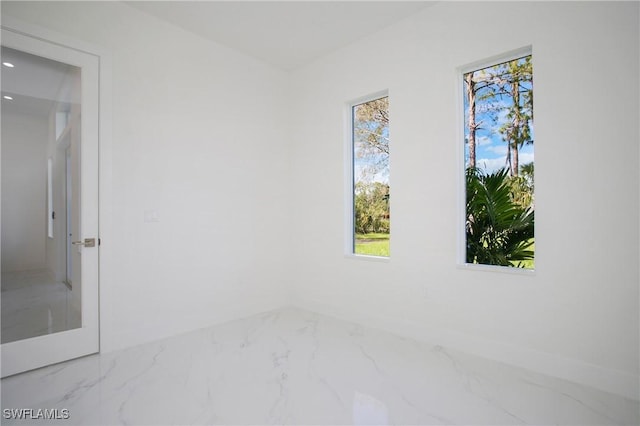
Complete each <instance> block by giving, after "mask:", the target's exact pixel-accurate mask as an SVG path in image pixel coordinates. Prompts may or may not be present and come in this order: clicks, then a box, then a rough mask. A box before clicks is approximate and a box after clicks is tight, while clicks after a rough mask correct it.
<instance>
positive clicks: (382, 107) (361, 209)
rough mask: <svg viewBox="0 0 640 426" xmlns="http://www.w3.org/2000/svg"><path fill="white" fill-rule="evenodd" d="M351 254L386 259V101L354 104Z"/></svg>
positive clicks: (387, 250)
mask: <svg viewBox="0 0 640 426" xmlns="http://www.w3.org/2000/svg"><path fill="white" fill-rule="evenodd" d="M351 115H352V143H353V145H352V149H353V187H352V189H353V193H352V195H353V225H354V226H353V228H354V229H353V253H355V254H362V255H370V256H382V257H388V256H389V236H390V220H391V217H390V209H389V98H388V97H383V98H379V99H374V100H371V101H368V102H364V103H361V104H358V105H354V106H353V107H352V110H351Z"/></svg>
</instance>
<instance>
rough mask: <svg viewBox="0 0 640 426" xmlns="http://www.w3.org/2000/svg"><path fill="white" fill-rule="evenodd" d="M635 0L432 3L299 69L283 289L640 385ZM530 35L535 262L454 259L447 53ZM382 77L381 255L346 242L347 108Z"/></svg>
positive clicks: (616, 385) (454, 111)
mask: <svg viewBox="0 0 640 426" xmlns="http://www.w3.org/2000/svg"><path fill="white" fill-rule="evenodd" d="M638 12H639V9H638V4H637V3H624V4H623V3H619V4H598V3H574V2H569V3H564V4H553V3H551V2H541V3H539V2H536V3H520V2H498V3H479V2H474V3H457V2H451V3H447V2H442V3H439V4H437V5H435V6H432V7H429V8H427V9H425V10H424V11H423V12H422V13H419V14H417V15H415V16H414V17H412V18H410V19H408V20H406V21H404V22H402V23H399V24H397V25H394V26H392V27H391V28H388V29H386V30H384V31H382V32H379V33H377V34H376V35H374V36H371V37H369V38H367V39H364V40H361V41H360V42H358V43H356V44H354V45H351V46H349V47H347V48H344V49H342V50H340V51H337V52H334V53H333V54H331V55H329V56H327V57H325V58H323V59H321V60H319V61H317V62H316V63H314V64H312V65H309V66H307V67H305V68H303V69H300V70H297V71H296V72H295V73H294V74H293V82H292V84H293V87H292V94H293V98H292V101H293V102H292V103H293V104H294V105H296V110H295V113H294V115H293V116H292V117H291V123H293V124H292V134H293V141H294V145H293V157H292V162H293V165H294V177H293V178H292V179H291V182H292V184H291V187H290V191H291V193H292V194H296V197H297V198H296V201H295V204H294V207H293V212H294V218H295V220H294V232H293V233H294V235H296V236H297V242H298V243H299V245H298V246H297V250H296V256H295V258H294V261H293V262H292V263H293V264H294V265H296V268H295V270H294V271H293V273H294V276H295V277H296V278H297V279H296V280H295V281H294V283H295V285H293V287H292V292H293V296H292V297H293V299H292V301H293V303H295V304H299V305H301V306H305V307H308V308H311V309H315V310H318V311H321V312H325V313H330V314H334V315H338V316H342V317H346V318H350V319H354V320H358V321H363V322H367V323H369V324H374V325H377V326H381V327H385V328H388V329H391V330H394V331H396V332H400V333H403V334H407V335H413V336H417V337H420V338H424V339H427V340H430V341H434V342H439V343H444V344H447V345H450V346H454V347H458V348H462V349H465V350H468V351H471V352H475V353H478V354H481V355H484V356H488V357H491V358H496V359H501V360H503V361H506V362H510V363H513V364H517V365H522V366H526V367H529V368H533V369H536V370H538V371H543V372H545V373H550V374H554V375H558V376H562V377H566V378H569V379H571V380H576V381H580V382H582V383H587V384H590V385H593V386H598V387H600V388H604V389H608V390H612V391H616V392H621V393H623V394H627V395H631V396H635V397H636V398H637V397H638V373H639V371H638V369H639V359H638V347H639V341H638V336H639V326H638V324H639V317H638V312H639V307H638V295H639V292H638V285H639V284H638V282H639V276H638V256H639V252H638V243H639V242H638V214H639V211H638V186H639V185H638V183H639V182H638V181H639V176H638V166H639V163H638V154H639V152H638V143H639V138H638V116H639V108H638V75H639V72H638V40H639V34H638V15H639V13H638ZM497 17H499V20H496V18H497ZM513 22H517V25H516V26H515V27H514V26H513V25H511V23H513ZM514 28H517V31H514ZM528 45H531V46H532V48H533V61H534V82H535V83H534V84H535V89H534V90H535V100H534V108H535V114H536V115H535V120H536V121H535V132H536V141H535V155H536V269H537V270H536V272H535V275H534V276H526V275H517V274H509V273H498V272H487V271H481V270H478V269H464V268H460V267H457V259H458V257H457V249H458V247H457V238H458V235H459V234H458V232H459V231H460V230H461V229H462V228H461V223H460V221H459V218H460V211H459V209H460V208H463V207H462V206H461V204H460V203H459V194H460V191H461V190H462V189H461V184H462V182H461V179H460V178H461V176H460V172H461V170H460V168H459V167H458V165H459V162H460V161H461V160H460V156H461V155H462V150H461V144H462V141H461V140H460V138H459V134H460V133H459V132H458V130H459V129H460V128H461V127H462V122H461V121H458V113H459V111H458V110H459V109H460V108H461V107H462V106H461V105H462V100H461V99H457V93H458V92H457V91H458V88H459V86H460V85H461V80H460V78H459V77H458V75H457V73H456V69H457V68H458V67H461V66H464V65H467V64H469V63H472V62H475V61H479V60H483V59H486V58H489V57H492V56H494V55H499V54H503V53H506V52H508V51H510V50H514V49H518V48H521V47H525V46H528ZM384 89H388V90H389V97H390V114H391V127H390V134H391V191H392V194H393V195H392V198H391V199H392V206H391V209H392V212H393V214H392V224H391V226H392V239H391V260H390V261H389V262H387V263H384V262H367V261H362V260H355V259H353V258H349V257H345V256H344V251H343V247H344V240H345V235H344V232H343V229H344V226H343V224H344V220H345V214H344V211H345V197H344V173H343V169H344V155H343V153H344V143H345V141H344V116H343V111H344V107H345V104H346V103H347V102H348V101H350V100H352V99H356V98H359V97H362V96H365V95H367V94H370V93H374V92H377V91H380V90H384ZM319 147H322V148H319ZM310 188H312V189H310Z"/></svg>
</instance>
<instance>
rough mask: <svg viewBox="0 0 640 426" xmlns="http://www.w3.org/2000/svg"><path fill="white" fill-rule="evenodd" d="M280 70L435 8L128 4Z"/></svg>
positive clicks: (421, 4) (412, 4)
mask: <svg viewBox="0 0 640 426" xmlns="http://www.w3.org/2000/svg"><path fill="white" fill-rule="evenodd" d="M125 3H127V4H129V5H130V6H133V7H135V8H137V9H139V10H142V11H144V12H147V13H149V14H151V15H154V16H156V17H157V18H160V19H162V20H164V21H168V22H170V23H172V24H174V25H177V26H179V27H182V28H184V29H186V30H188V31H191V32H193V33H195V34H198V35H200V36H202V37H205V38H207V39H210V40H213V41H215V42H218V43H220V44H223V45H226V46H229V47H232V48H234V49H237V50H239V51H241V52H244V53H246V54H248V55H251V56H254V57H256V58H258V59H261V60H263V61H265V62H267V63H270V64H272V65H274V66H276V67H278V68H281V69H284V70H291V69H294V68H297V67H299V66H302V65H305V64H307V63H309V62H311V61H313V60H314V59H316V58H319V57H321V56H323V55H326V54H327V53H329V52H331V51H332V50H335V49H338V48H340V47H343V46H346V45H347V44H349V43H352V42H354V41H356V40H357V39H360V38H362V37H364V36H367V35H369V34H372V33H374V32H376V31H378V30H380V29H381V28H384V27H386V26H389V25H391V24H392V23H394V22H396V21H398V20H401V19H403V18H406V17H408V16H410V15H412V14H414V13H416V12H417V11H419V10H421V9H423V8H425V7H427V6H429V5H431V4H433V3H435V2H427V1H127V2H125Z"/></svg>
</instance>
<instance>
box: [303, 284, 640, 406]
mask: <svg viewBox="0 0 640 426" xmlns="http://www.w3.org/2000/svg"><path fill="white" fill-rule="evenodd" d="M292 305H293V306H294V307H297V308H300V309H306V310H308V311H312V312H317V313H320V314H323V315H329V316H333V317H335V318H339V319H342V320H346V321H350V322H355V323H357V324H361V325H365V326H367V327H371V328H376V329H379V330H384V331H388V332H391V333H394V334H397V335H400V336H402V337H406V338H409V339H413V340H418V341H421V342H425V343H428V344H432V345H440V346H444V347H447V348H451V349H454V350H458V351H461V352H466V353H469V354H473V355H476V356H480V357H483V358H487V359H490V360H493V361H497V362H501V363H504V364H508V365H511V366H514V367H520V368H524V369H527V370H530V371H534V372H536V373H541V374H545V375H548V376H552V377H556V378H559V379H564V380H568V381H571V382H574V383H578V384H581V385H584V386H588V387H591V388H594V389H599V390H602V391H605V392H610V393H613V394H616V395H620V396H623V397H625V398H630V399H633V400H636V401H637V400H640V376H637V375H634V374H632V373H628V372H625V371H620V370H614V369H609V368H603V367H600V366H597V365H594V364H589V363H587V362H584V361H581V360H577V359H571V358H566V357H561V356H558V355H555V354H552V353H548V352H541V351H537V350H534V349H530V348H525V347H522V346H516V345H512V344H508V343H504V342H499V341H495V340H489V339H485V338H482V337H477V336H474V335H470V334H465V333H461V332H458V331H454V330H447V329H436V328H433V327H429V326H428V325H426V324H424V323H419V322H414V321H409V320H405V319H400V318H397V317H395V316H380V315H378V314H371V313H366V312H358V311H357V310H354V309H351V308H349V309H344V308H339V307H336V306H330V305H327V304H326V303H323V302H320V301H317V300H313V299H310V298H306V297H305V296H301V295H296V296H295V297H294V298H293V300H292Z"/></svg>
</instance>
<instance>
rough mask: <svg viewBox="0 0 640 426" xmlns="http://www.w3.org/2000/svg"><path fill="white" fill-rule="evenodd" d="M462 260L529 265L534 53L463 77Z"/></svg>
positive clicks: (532, 213) (532, 212) (531, 246)
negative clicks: (532, 58)
mask: <svg viewBox="0 0 640 426" xmlns="http://www.w3.org/2000/svg"><path fill="white" fill-rule="evenodd" d="M463 86H464V109H465V128H464V136H465V172H466V176H465V177H466V180H465V182H466V188H465V189H466V214H465V230H466V262H467V263H475V264H486V265H499V266H508V267H520V268H528V269H533V268H534V252H535V239H534V216H535V198H534V157H533V141H534V137H533V67H532V62H531V55H528V56H524V57H521V58H517V59H513V60H510V61H507V62H504V63H499V64H496V65H492V66H489V67H486V68H482V69H478V70H475V71H471V72H468V73H465V74H464V75H463Z"/></svg>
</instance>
